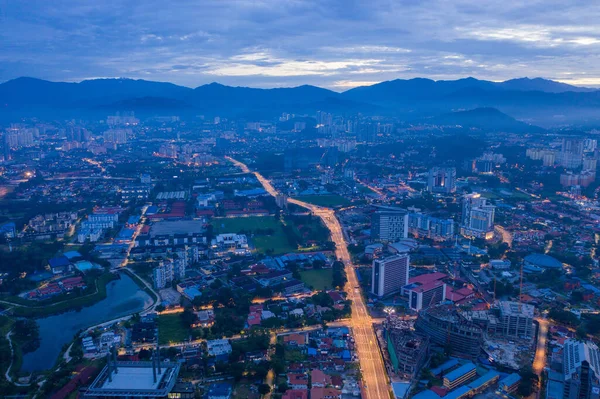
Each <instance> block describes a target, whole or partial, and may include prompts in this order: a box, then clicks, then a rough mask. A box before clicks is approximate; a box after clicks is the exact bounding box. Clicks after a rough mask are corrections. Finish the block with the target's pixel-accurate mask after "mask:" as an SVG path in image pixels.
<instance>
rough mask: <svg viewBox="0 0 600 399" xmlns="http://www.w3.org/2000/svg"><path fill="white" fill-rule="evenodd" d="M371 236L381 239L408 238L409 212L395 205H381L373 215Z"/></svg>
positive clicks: (389, 240) (395, 239) (388, 240)
mask: <svg viewBox="0 0 600 399" xmlns="http://www.w3.org/2000/svg"><path fill="white" fill-rule="evenodd" d="M371 237H373V238H374V239H376V240H381V241H387V242H391V241H398V240H401V239H403V238H408V212H407V211H406V210H404V209H400V208H393V207H379V209H378V210H377V211H375V213H373V215H372V216H371Z"/></svg>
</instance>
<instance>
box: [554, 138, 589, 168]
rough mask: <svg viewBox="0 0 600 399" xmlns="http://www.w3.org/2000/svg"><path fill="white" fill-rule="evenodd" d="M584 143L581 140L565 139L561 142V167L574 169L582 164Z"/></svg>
mask: <svg viewBox="0 0 600 399" xmlns="http://www.w3.org/2000/svg"><path fill="white" fill-rule="evenodd" d="M583 148H584V142H583V140H581V139H576V138H566V139H563V141H562V146H561V150H560V154H559V162H560V165H561V166H562V167H565V168H567V169H576V168H578V167H580V166H581V163H582V162H583Z"/></svg>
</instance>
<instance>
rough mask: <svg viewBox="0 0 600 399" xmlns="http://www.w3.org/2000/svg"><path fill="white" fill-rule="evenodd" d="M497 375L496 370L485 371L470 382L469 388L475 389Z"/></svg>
mask: <svg viewBox="0 0 600 399" xmlns="http://www.w3.org/2000/svg"><path fill="white" fill-rule="evenodd" d="M499 375H500V373H499V372H497V371H496V370H490V371H488V372H487V373H485V374H484V375H482V376H481V377H479V378H478V379H476V380H475V381H473V382H471V383H470V384H469V385H468V386H469V387H470V388H471V389H477V388H479V387H481V386H483V385H485V384H487V383H488V382H490V381H491V380H493V379H494V378H496V377H498V376H499Z"/></svg>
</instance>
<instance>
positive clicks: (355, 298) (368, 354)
mask: <svg viewBox="0 0 600 399" xmlns="http://www.w3.org/2000/svg"><path fill="white" fill-rule="evenodd" d="M227 159H228V160H229V161H231V162H232V163H233V164H234V165H235V166H237V167H239V168H240V169H241V170H242V171H243V172H245V173H253V174H254V175H255V176H256V178H257V179H258V181H259V182H260V183H261V184H262V186H263V187H264V189H265V190H266V191H267V192H268V193H269V194H271V195H272V196H277V195H278V194H279V193H278V192H277V190H275V188H274V187H273V185H272V184H271V182H270V181H269V180H267V179H265V178H264V177H263V176H262V175H261V174H260V173H258V172H252V171H250V169H248V167H247V166H246V165H245V164H243V163H241V162H239V161H236V160H235V159H233V158H230V157H227ZM288 202H289V203H292V204H295V205H298V206H301V207H303V208H306V209H309V210H310V211H312V212H313V213H314V214H315V215H317V216H319V217H320V218H321V220H322V221H323V224H325V226H326V227H327V228H328V229H329V231H330V232H331V240H332V241H333V242H335V245H336V256H337V258H338V259H339V260H340V261H342V262H344V264H345V266H346V274H347V276H348V282H347V283H346V287H345V288H344V289H345V291H346V293H347V295H348V299H350V300H351V301H352V318H351V320H350V323H349V325H350V327H352V330H353V333H354V340H355V342H356V350H357V353H358V359H359V361H360V368H361V372H362V376H363V381H364V387H363V388H364V389H363V392H364V393H365V396H366V398H372V399H378V398H388V397H389V385H388V383H387V374H386V371H385V367H384V365H383V358H382V356H381V352H380V351H379V346H378V344H377V337H376V336H375V331H374V330H373V320H372V319H371V316H370V315H369V312H368V311H367V307H366V306H365V303H364V300H363V298H362V296H361V294H360V289H358V290H356V291H355V290H354V289H355V287H359V284H358V279H357V278H356V274H355V273H354V268H353V266H352V261H351V257H350V254H349V253H348V247H347V245H346V241H345V240H344V235H343V234H342V227H341V225H340V223H339V221H338V220H337V218H336V216H335V212H334V211H333V209H330V208H324V207H320V206H317V205H313V204H309V203H306V202H303V201H299V200H296V199H291V198H290V199H289V200H288Z"/></svg>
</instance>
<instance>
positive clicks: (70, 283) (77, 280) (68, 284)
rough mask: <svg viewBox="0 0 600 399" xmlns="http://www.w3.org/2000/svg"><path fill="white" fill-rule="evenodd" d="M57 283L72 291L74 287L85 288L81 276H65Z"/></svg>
mask: <svg viewBox="0 0 600 399" xmlns="http://www.w3.org/2000/svg"><path fill="white" fill-rule="evenodd" d="M59 284H60V285H62V288H63V289H64V290H65V291H72V290H73V289H75V288H85V286H86V285H85V281H83V277H81V276H77V277H69V278H65V279H63V280H61V281H60V282H59Z"/></svg>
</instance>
